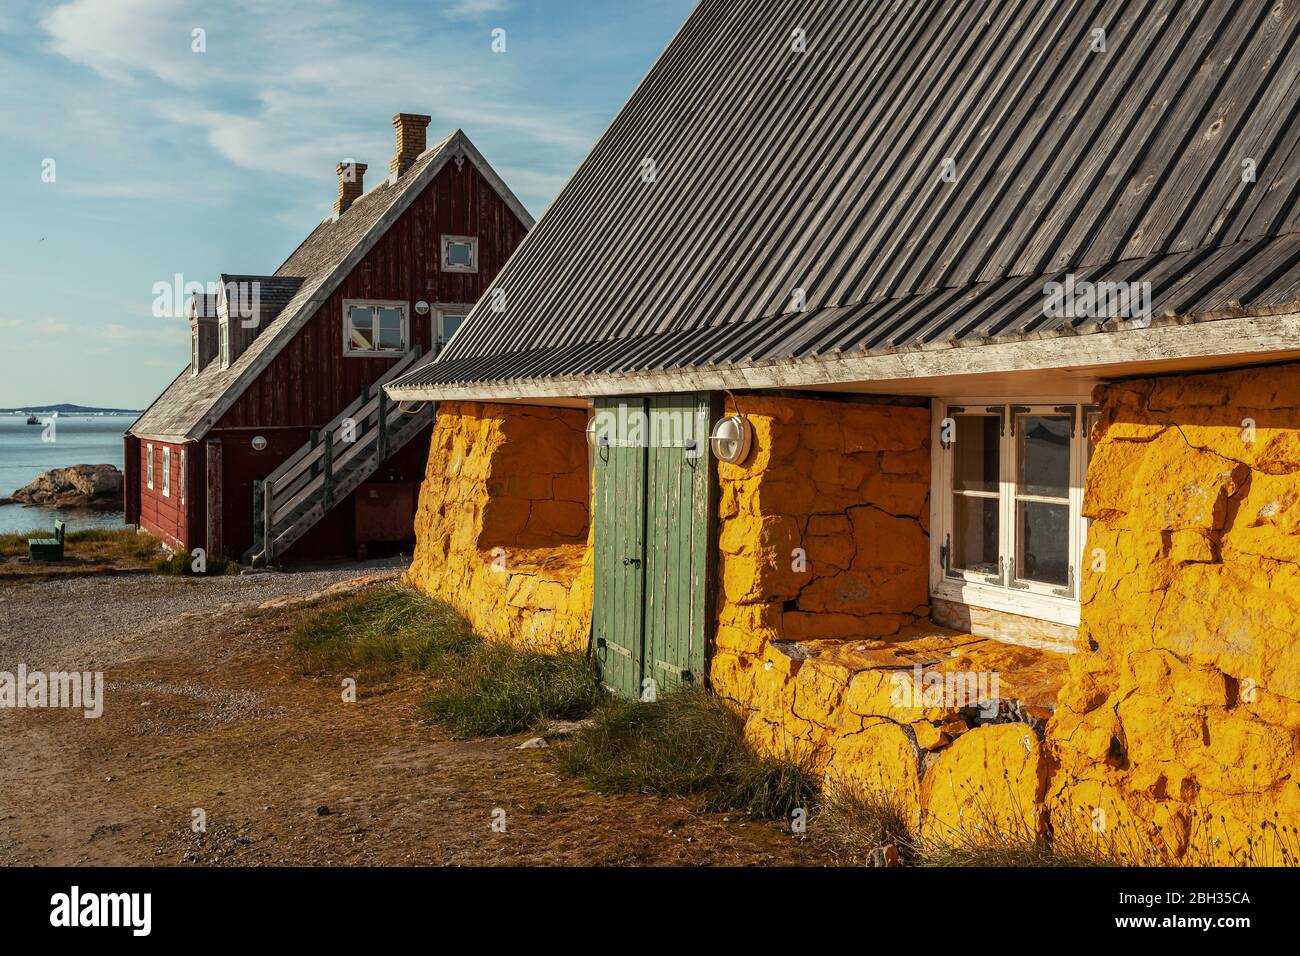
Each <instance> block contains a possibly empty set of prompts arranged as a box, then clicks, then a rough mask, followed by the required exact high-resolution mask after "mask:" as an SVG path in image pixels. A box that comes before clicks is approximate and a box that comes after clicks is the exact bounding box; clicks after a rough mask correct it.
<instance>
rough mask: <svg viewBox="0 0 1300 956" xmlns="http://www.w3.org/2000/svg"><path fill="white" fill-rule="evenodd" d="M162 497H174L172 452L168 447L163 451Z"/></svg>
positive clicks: (164, 446) (164, 447)
mask: <svg viewBox="0 0 1300 956" xmlns="http://www.w3.org/2000/svg"><path fill="white" fill-rule="evenodd" d="M162 496H163V497H164V498H170V497H171V496H172V450H171V449H170V448H168V447H167V446H166V445H163V450H162Z"/></svg>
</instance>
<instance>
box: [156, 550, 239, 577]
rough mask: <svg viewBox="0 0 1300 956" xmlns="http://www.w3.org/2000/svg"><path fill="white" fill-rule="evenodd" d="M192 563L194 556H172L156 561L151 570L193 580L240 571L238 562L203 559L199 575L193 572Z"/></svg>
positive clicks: (223, 559) (225, 559) (214, 558)
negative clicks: (184, 576)
mask: <svg viewBox="0 0 1300 956" xmlns="http://www.w3.org/2000/svg"><path fill="white" fill-rule="evenodd" d="M194 561H195V558H194V556H193V555H190V554H172V555H168V556H167V557H165V558H160V559H159V560H158V561H156V562H155V563H154V566H153V569H154V570H155V571H157V572H158V573H159V574H178V575H186V576H188V577H195V578H213V577H221V576H223V575H228V574H239V572H240V570H241V569H240V566H239V562H238V561H232V560H231V559H230V558H223V557H219V556H218V557H209V558H205V559H204V570H203V573H202V574H200V573H199V572H198V571H195V570H194Z"/></svg>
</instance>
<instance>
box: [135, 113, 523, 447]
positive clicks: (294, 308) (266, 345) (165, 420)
mask: <svg viewBox="0 0 1300 956" xmlns="http://www.w3.org/2000/svg"><path fill="white" fill-rule="evenodd" d="M458 155H463V156H465V157H466V158H467V159H468V160H469V161H470V162H472V163H473V164H474V165H475V166H476V167H477V168H478V170H479V172H480V173H482V174H483V176H484V177H485V178H486V179H487V180H488V181H489V182H490V183H491V184H492V185H493V187H494V188H495V189H496V191H497V192H498V193H499V194H500V195H501V197H502V199H503V200H505V202H506V203H507V204H508V205H509V206H510V207H511V209H512V210H513V211H514V213H515V214H516V215H517V216H519V218H520V219H521V220H522V221H523V222H524V223H525V224H526V225H529V226H531V225H532V222H533V219H532V217H531V216H530V215H529V213H528V210H527V209H526V208H525V207H524V205H523V204H522V203H521V202H519V200H518V198H516V197H515V195H514V193H512V192H511V191H510V189H509V187H508V186H506V184H505V183H504V182H503V181H502V180H501V178H500V177H499V176H498V175H497V174H496V172H495V171H494V170H493V169H492V167H491V166H490V165H489V164H488V162H487V160H486V159H484V158H483V155H482V154H481V153H480V152H479V151H478V149H477V148H475V146H474V144H473V143H471V142H470V140H469V137H467V136H466V135H465V134H464V133H463V132H462V131H461V130H456V131H455V132H453V133H452V134H450V135H449V136H447V137H446V138H445V139H443V140H442V141H441V142H438V143H436V144H434V145H433V146H431V147H430V148H429V149H427V150H426V151H425V152H424V153H422V154H421V155H420V158H419V159H418V160H416V162H415V163H413V164H412V165H411V167H410V169H408V170H407V171H406V172H405V173H403V175H402V176H401V177H400V178H399V179H398V180H397V181H396V182H393V181H392V179H391V177H390V178H389V179H386V180H384V181H383V182H381V183H380V184H379V185H377V186H375V187H374V188H373V189H371V190H369V191H368V192H366V193H365V194H364V195H363V196H361V197H360V198H359V199H357V200H356V201H355V202H354V203H353V204H352V206H351V207H350V208H349V209H348V210H347V211H346V212H345V213H343V215H342V216H340V217H339V218H338V219H337V220H336V219H333V218H330V219H326V220H325V221H324V222H322V223H321V224H320V225H319V226H317V227H316V228H315V229H314V230H312V232H311V234H310V235H309V236H308V237H307V238H306V239H305V240H304V241H303V243H302V245H300V246H299V247H298V248H297V249H296V250H295V251H294V253H293V254H292V255H291V256H289V258H288V259H286V260H285V262H284V264H283V265H281V266H280V268H279V269H277V270H276V271H275V276H273V277H266V276H234V275H228V276H222V281H226V280H235V281H238V280H240V279H243V280H249V281H251V280H254V279H257V280H260V281H261V282H262V283H263V285H262V287H261V294H262V295H263V296H264V297H267V296H269V298H264V299H263V302H264V305H263V308H264V309H266V308H267V306H268V305H272V306H275V307H280V311H279V315H278V316H277V317H276V318H275V319H274V320H273V321H272V322H271V323H270V324H269V325H268V326H267V327H266V328H265V329H264V330H263V331H262V332H261V333H260V334H259V335H258V336H257V338H255V339H254V340H253V341H252V342H251V343H249V345H248V347H247V349H245V351H244V352H243V354H242V355H240V356H239V357H238V358H237V359H236V360H235V361H234V362H232V363H231V365H230V367H229V368H228V369H222V368H221V364H220V362H216V361H214V362H212V363H210V364H209V365H208V366H207V367H206V368H205V369H203V371H201V372H200V373H199V374H198V375H191V374H190V369H189V367H188V366H186V368H185V369H183V370H182V371H181V373H180V374H179V375H178V376H177V377H176V379H175V381H173V382H172V384H171V385H170V386H168V388H167V389H166V391H164V392H163V393H162V395H160V396H159V397H158V399H157V400H156V401H155V402H154V403H153V405H151V406H150V407H149V408H148V409H147V410H146V411H145V413H144V414H143V415H141V416H140V418H139V419H137V421H136V422H135V424H134V425H132V426H131V428H130V432H131V433H132V434H134V435H138V436H141V437H147V438H163V439H166V438H170V439H174V440H186V439H197V438H201V437H202V436H203V434H204V433H205V432H206V431H207V430H208V428H209V427H211V425H212V424H213V423H214V422H215V421H216V420H217V419H219V418H220V416H221V415H222V414H224V413H225V411H226V409H228V408H229V407H230V405H232V404H233V403H234V401H235V400H236V399H237V398H238V397H239V396H240V395H241V394H242V393H243V391H244V390H245V389H246V388H248V386H249V385H251V384H252V383H253V382H254V381H256V379H257V376H258V375H259V374H260V372H261V370H262V369H263V368H265V367H266V365H267V364H268V363H269V362H270V361H271V359H272V358H274V357H275V355H276V354H277V353H278V352H279V351H280V349H281V348H283V347H284V346H285V345H286V344H287V343H288V342H289V341H290V340H291V339H292V338H293V336H294V335H295V334H296V333H297V332H298V330H299V329H301V328H302V326H303V325H304V324H305V323H306V322H307V320H308V319H310V318H311V316H312V315H313V314H314V313H315V311H316V309H317V308H319V306H320V304H321V303H322V302H323V301H324V300H325V299H327V298H328V297H329V296H330V294H332V293H333V291H334V289H335V288H337V286H338V284H339V283H340V282H341V281H342V280H343V279H344V278H345V277H346V276H347V274H348V273H349V272H351V270H352V269H353V268H354V267H355V265H356V264H357V263H358V262H360V261H361V259H362V257H364V256H365V254H366V253H367V252H368V251H369V250H370V248H371V247H372V246H373V245H374V244H375V243H376V242H377V241H378V240H379V237H380V236H382V235H383V234H384V232H386V231H387V230H388V228H389V226H391V225H392V223H393V222H395V221H396V219H397V218H398V217H399V216H400V215H401V213H402V212H404V211H405V210H406V208H407V207H408V206H409V205H410V204H411V202H413V201H414V199H415V197H416V196H417V195H419V193H420V191H421V190H422V189H423V188H424V186H425V185H427V184H428V183H429V181H431V180H432V179H433V177H434V176H435V175H437V173H438V172H439V171H440V170H441V169H442V167H443V166H444V165H445V164H446V163H447V162H448V161H449V160H450V159H452V158H453V157H455V156H458ZM277 278H278V279H280V280H283V281H278V282H277V281H275V280H276V279H277Z"/></svg>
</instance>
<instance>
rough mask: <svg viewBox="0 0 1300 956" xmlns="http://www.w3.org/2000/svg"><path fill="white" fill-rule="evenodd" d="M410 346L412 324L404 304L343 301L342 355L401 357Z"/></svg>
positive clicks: (358, 300) (369, 300)
mask: <svg viewBox="0 0 1300 956" xmlns="http://www.w3.org/2000/svg"><path fill="white" fill-rule="evenodd" d="M410 344H411V324H410V321H409V319H408V312H407V304H406V303H405V302H398V301H388V300H384V301H379V300H373V299H367V300H364V301H363V300H361V299H345V300H344V301H343V354H344V355H357V356H375V355H400V354H401V353H403V352H405V351H406V350H407V349H408V348H410Z"/></svg>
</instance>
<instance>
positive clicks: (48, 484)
mask: <svg viewBox="0 0 1300 956" xmlns="http://www.w3.org/2000/svg"><path fill="white" fill-rule="evenodd" d="M0 503H6V504H8V503H12V504H27V505H44V506H45V507H47V508H93V509H96V510H102V511H112V510H114V509H117V508H121V507H122V472H120V471H119V470H118V469H117V468H115V467H114V466H113V465H73V466H72V467H70V468H54V469H51V470H50V471H46V472H42V473H41V475H40V477H38V478H37V479H36V480H35V481H33V482H32V483H31V484H29V485H26V486H25V487H22V488H19V489H18V490H17V491H15V492H14V493H13V497H11V498H7V499H3V502H0Z"/></svg>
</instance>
